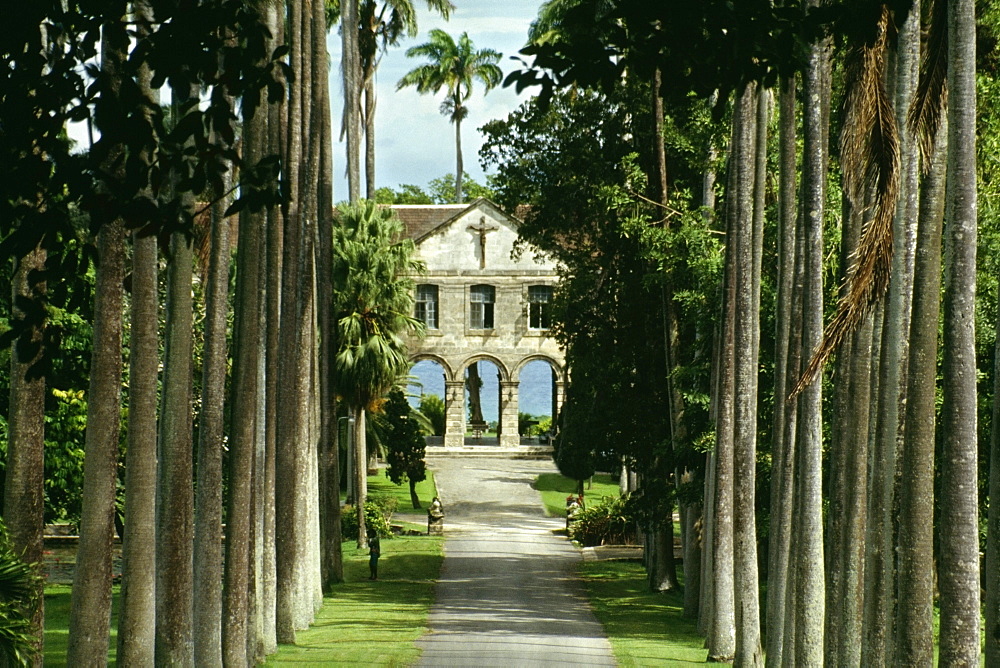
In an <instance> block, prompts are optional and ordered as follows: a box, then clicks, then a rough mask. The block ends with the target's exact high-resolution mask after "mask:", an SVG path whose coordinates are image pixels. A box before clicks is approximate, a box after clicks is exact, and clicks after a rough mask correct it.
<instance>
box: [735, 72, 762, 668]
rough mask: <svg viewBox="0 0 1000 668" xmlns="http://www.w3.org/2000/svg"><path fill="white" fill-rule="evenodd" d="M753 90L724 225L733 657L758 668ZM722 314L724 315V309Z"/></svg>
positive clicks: (746, 97) (740, 121)
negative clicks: (728, 286) (730, 320)
mask: <svg viewBox="0 0 1000 668" xmlns="http://www.w3.org/2000/svg"><path fill="white" fill-rule="evenodd" d="M757 97H758V93H757V88H756V86H755V85H752V84H751V85H748V86H746V87H745V88H744V90H743V91H741V92H740V93H739V94H738V98H737V101H736V110H735V113H734V118H733V148H732V158H731V160H730V165H731V168H730V169H731V170H732V171H734V172H735V179H734V180H733V184H734V186H735V188H734V189H733V190H732V191H731V193H730V200H731V208H730V211H731V213H730V216H731V217H732V218H733V222H732V223H731V224H730V230H731V231H732V232H733V234H732V236H727V239H726V245H727V246H730V245H731V246H732V247H733V248H732V250H731V251H728V250H727V255H728V254H729V253H732V256H733V259H732V265H731V266H732V267H733V269H734V273H735V277H734V280H733V282H734V288H733V296H734V304H733V309H732V310H733V311H734V336H733V362H732V373H733V380H732V386H733V400H732V401H733V460H734V470H733V473H734V475H733V529H734V537H733V542H734V551H733V556H734V562H733V568H734V585H735V592H736V653H735V658H734V662H735V663H736V664H738V665H745V666H758V665H763V659H764V657H763V655H762V654H763V653H762V650H761V644H760V602H759V591H758V590H759V582H758V573H757V530H756V519H755V512H754V507H755V505H756V502H755V499H756V485H755V481H756V475H757V439H756V436H757V350H756V346H755V344H756V343H757V340H758V336H759V335H758V320H757V317H758V314H759V312H760V309H759V307H758V308H756V309H755V308H754V306H755V301H758V300H759V296H757V294H756V293H758V292H759V289H760V282H759V275H758V276H756V278H757V284H756V285H754V279H755V276H754V241H755V239H754V237H755V234H754V201H753V199H754V198H753V194H754V179H755V173H756V160H757V155H756V152H757V148H756V131H757V124H756V120H757V119H756V117H755V109H756V107H757ZM726 310H727V312H728V311H729V310H730V309H728V308H727V309H726Z"/></svg>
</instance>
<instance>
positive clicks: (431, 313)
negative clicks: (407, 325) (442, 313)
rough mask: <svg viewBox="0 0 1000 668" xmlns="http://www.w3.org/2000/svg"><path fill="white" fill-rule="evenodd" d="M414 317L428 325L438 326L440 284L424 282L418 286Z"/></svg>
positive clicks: (429, 327) (428, 327)
mask: <svg viewBox="0 0 1000 668" xmlns="http://www.w3.org/2000/svg"><path fill="white" fill-rule="evenodd" d="M414 307H415V308H414V311H415V312H414V317H415V318H416V319H417V320H419V321H420V322H422V323H424V325H426V326H427V329H437V327H438V286H436V285H430V284H429V283H423V284H421V285H418V286H417V295H416V303H415V305H414Z"/></svg>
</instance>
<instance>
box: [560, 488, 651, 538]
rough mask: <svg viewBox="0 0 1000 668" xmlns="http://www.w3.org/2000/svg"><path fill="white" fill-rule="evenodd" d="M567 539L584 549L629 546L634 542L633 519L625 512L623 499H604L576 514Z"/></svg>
mask: <svg viewBox="0 0 1000 668" xmlns="http://www.w3.org/2000/svg"><path fill="white" fill-rule="evenodd" d="M569 537H570V538H572V539H573V540H575V541H577V542H578V543H580V544H581V545H583V546H584V547H591V546H594V545H630V544H632V543H634V542H635V541H636V533H635V519H634V518H632V517H631V515H630V514H629V513H628V512H627V509H626V507H625V500H624V499H621V498H618V499H612V498H605V499H604V500H602V501H601V502H600V503H599V504H597V505H596V506H590V507H589V508H586V509H584V510H581V511H579V512H578V513H577V514H576V520H575V521H574V522H573V523H572V524H570V527H569Z"/></svg>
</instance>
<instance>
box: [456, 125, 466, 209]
mask: <svg viewBox="0 0 1000 668" xmlns="http://www.w3.org/2000/svg"><path fill="white" fill-rule="evenodd" d="M455 109H456V111H457V110H458V109H459V107H455ZM464 170H465V168H464V167H463V166H462V119H461V118H456V119H455V203H456V204H461V203H462V175H463V174H464V173H465V172H464Z"/></svg>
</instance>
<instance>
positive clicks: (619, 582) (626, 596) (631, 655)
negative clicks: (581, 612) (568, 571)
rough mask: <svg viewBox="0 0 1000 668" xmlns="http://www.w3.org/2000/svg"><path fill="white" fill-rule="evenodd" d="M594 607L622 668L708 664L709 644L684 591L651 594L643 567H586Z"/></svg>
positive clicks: (584, 572)
mask: <svg viewBox="0 0 1000 668" xmlns="http://www.w3.org/2000/svg"><path fill="white" fill-rule="evenodd" d="M580 575H581V577H582V578H583V580H584V582H585V584H586V587H587V592H588V594H589V596H590V602H591V605H592V606H593V608H594V613H595V614H596V615H597V619H599V620H600V622H601V623H602V624H603V625H604V629H605V631H606V632H607V634H608V637H609V638H610V640H611V647H612V649H613V650H614V652H615V659H616V660H617V661H618V664H619V665H621V666H689V665H692V664H699V663H705V659H706V658H707V656H708V652H707V650H705V649H704V638H702V636H701V635H699V634H698V630H697V628H696V624H695V621H694V620H692V619H687V618H685V617H684V616H683V615H682V614H681V613H682V611H683V609H684V598H683V594H682V593H681V592H679V591H676V592H668V593H664V594H651V593H650V592H649V589H648V587H647V585H646V575H645V571H644V570H643V568H642V565H641V564H639V563H635V562H627V561H588V562H583V563H581V564H580Z"/></svg>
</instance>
